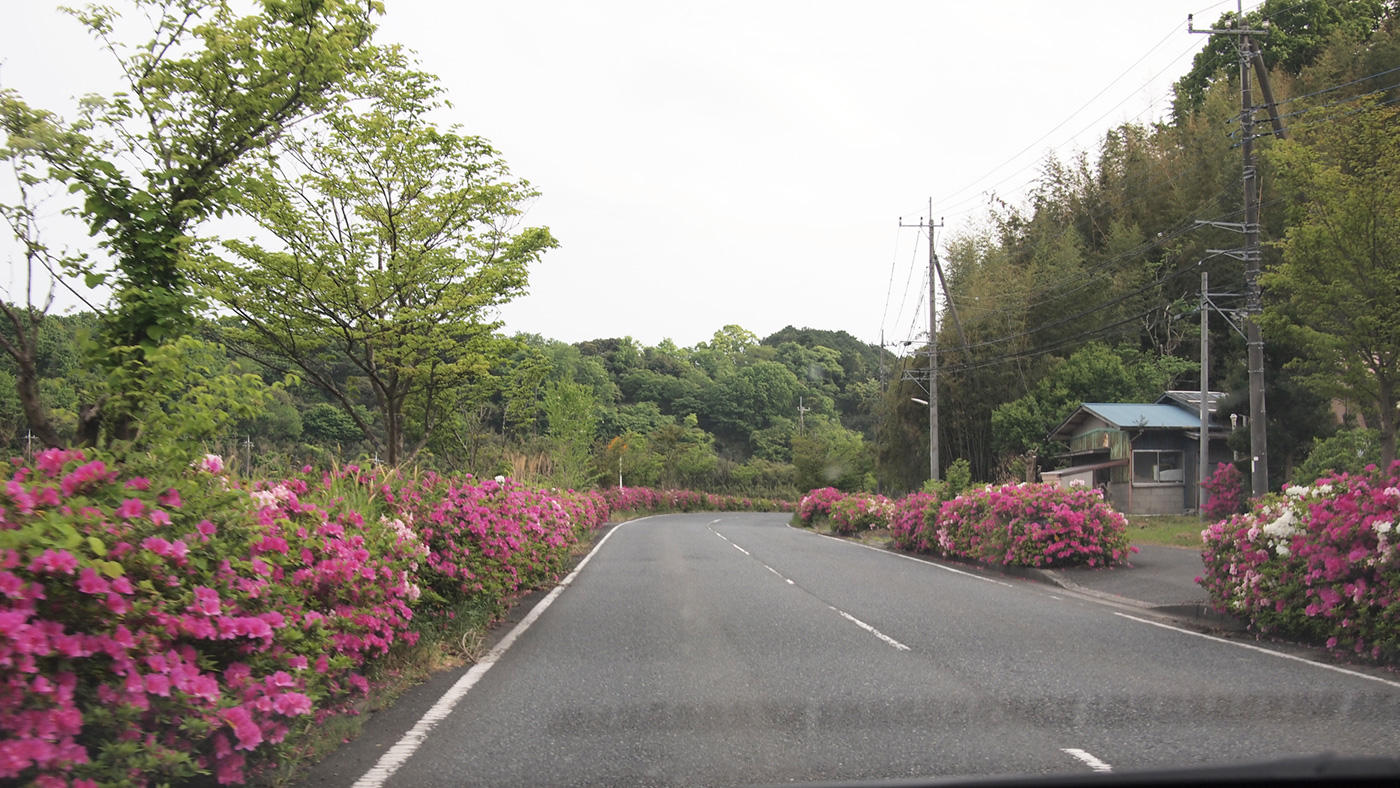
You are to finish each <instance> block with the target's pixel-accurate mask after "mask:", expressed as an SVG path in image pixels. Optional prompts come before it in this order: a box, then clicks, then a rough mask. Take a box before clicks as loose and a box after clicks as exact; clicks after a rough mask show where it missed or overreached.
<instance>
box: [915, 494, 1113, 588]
mask: <svg viewBox="0 0 1400 788" xmlns="http://www.w3.org/2000/svg"><path fill="white" fill-rule="evenodd" d="M925 516H926V527H927V528H928V529H930V530H931V536H932V537H933V538H932V539H931V540H930V542H931V544H930V547H931V549H932V551H933V552H935V553H938V554H942V555H946V556H950V557H954V558H964V559H969V560H974V561H981V562H985V563H990V564H999V565H1004V566H1029V567H1054V566H1072V565H1086V566H1108V565H1112V564H1117V563H1121V562H1123V561H1125V560H1127V558H1128V555H1129V554H1130V553H1131V552H1132V551H1134V550H1135V549H1136V548H1132V547H1130V546H1129V545H1128V531H1127V527H1128V521H1127V518H1125V517H1124V516H1123V515H1122V514H1120V513H1118V512H1116V511H1114V510H1113V508H1112V507H1110V506H1109V505H1108V504H1107V503H1105V502H1104V500H1103V495H1102V493H1100V492H1099V491H1098V490H1096V489H1089V488H1075V489H1062V488H1060V487H1059V486H1058V485H1054V484H1043V483H1042V484H1006V485H1002V486H1001V487H992V486H987V487H981V488H970V489H968V490H965V491H963V493H962V494H961V495H959V496H958V497H957V498H954V499H953V500H951V501H948V502H947V503H944V504H943V505H942V507H940V508H939V509H938V510H937V514H936V515H935V514H934V513H933V510H932V509H929V510H928V511H927V513H926V515H925Z"/></svg>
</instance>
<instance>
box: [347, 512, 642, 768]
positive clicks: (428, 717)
mask: <svg viewBox="0 0 1400 788" xmlns="http://www.w3.org/2000/svg"><path fill="white" fill-rule="evenodd" d="M646 519H649V518H646V517H642V518H639V519H638V520H632V521H630V522H633V523H635V522H639V521H640V520H646ZM628 524H629V523H623V524H622V525H618V526H616V527H614V528H613V529H612V530H611V531H608V532H607V533H606V534H603V538H602V539H599V540H598V544H596V545H594V546H593V549H592V550H590V551H589V552H588V555H586V556H584V557H583V560H582V561H579V562H578V566H576V567H574V571H572V572H570V573H569V575H568V576H567V577H565V578H564V579H563V580H560V581H559V585H557V586H555V587H554V590H552V591H550V592H549V594H548V595H546V596H545V598H544V599H541V600H540V601H539V604H536V605H535V607H534V609H533V610H531V611H530V612H529V614H528V615H526V616H525V618H523V619H521V620H520V623H519V624H516V625H515V627H514V628H512V629H511V631H509V632H507V633H506V636H505V637H503V638H501V641H500V642H499V643H497V644H496V647H495V648H493V649H491V650H490V651H489V652H487V654H486V656H484V657H482V658H481V660H480V661H479V662H477V663H476V664H475V665H473V666H472V668H471V670H468V671H467V672H466V673H464V674H462V677H461V678H459V679H457V682H456V683H455V684H453V685H452V686H451V687H450V688H448V690H447V692H444V693H443V694H442V697H440V698H438V699H437V702H436V703H434V704H433V705H432V708H430V709H428V710H427V712H425V713H424V714H423V716H422V717H420V718H419V719H418V722H416V723H414V725H413V727H412V728H409V730H408V732H407V733H405V734H404V735H403V737H402V738H401V739H399V740H398V741H397V742H396V743H395V744H394V746H392V747H390V748H389V749H388V751H387V752H385V753H384V754H383V755H382V756H380V758H379V761H378V762H377V763H375V764H374V766H373V768H371V769H370V770H369V771H367V772H365V773H364V775H362V776H361V777H360V779H358V780H356V781H355V783H354V786H353V788H380V786H382V785H384V783H385V782H386V781H387V780H388V779H389V778H390V777H391V776H393V774H394V772H396V771H398V770H399V767H401V766H403V765H404V764H405V763H407V762H408V759H409V758H411V757H413V753H414V752H416V751H417V750H418V748H419V746H421V745H422V744H423V742H424V740H426V739H427V738H428V733H429V732H430V731H432V729H433V728H434V727H435V726H436V725H437V724H438V723H439V722H442V721H443V720H445V719H447V717H448V715H450V714H451V713H452V710H453V709H454V708H456V706H457V703H458V702H459V701H461V700H462V698H463V697H465V696H466V694H467V690H470V689H471V688H472V687H473V686H475V685H476V683H477V682H478V681H480V680H481V677H482V676H484V675H485V674H486V671H488V670H490V669H491V666H492V665H495V664H496V663H497V662H499V661H500V660H501V657H502V656H504V655H505V653H506V650H507V649H509V648H510V647H511V644H512V643H514V642H515V639H516V638H518V637H520V636H521V635H522V634H524V632H525V630H527V629H529V628H530V625H531V624H533V623H535V620H536V619H538V618H539V617H540V615H541V614H542V613H544V611H545V610H546V609H547V608H548V607H549V606H550V605H551V604H553V603H554V600H555V599H556V598H558V596H559V595H560V594H561V593H563V591H564V589H565V588H567V587H568V586H569V585H570V584H572V583H573V582H574V578H576V577H578V573H579V572H582V571H583V568H584V567H585V566H587V565H588V562H589V561H591V560H593V556H594V555H596V554H597V553H598V551H599V550H600V549H602V547H603V545H604V544H606V543H607V541H608V539H609V538H611V537H612V535H613V534H615V533H617V531H618V529H619V528H621V527H622V526H623V525H628Z"/></svg>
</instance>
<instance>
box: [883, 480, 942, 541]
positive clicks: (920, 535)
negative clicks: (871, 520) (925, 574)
mask: <svg viewBox="0 0 1400 788" xmlns="http://www.w3.org/2000/svg"><path fill="white" fill-rule="evenodd" d="M940 504H941V501H940V499H939V497H938V496H937V495H934V494H933V493H926V492H916V493H910V494H909V495H906V496H904V497H903V498H900V499H899V500H898V501H895V502H894V513H893V514H892V515H890V537H891V538H892V539H893V540H894V546H895V547H896V548H898V549H900V550H908V551H910V552H915V553H927V552H931V551H932V550H933V545H934V542H933V541H932V540H931V539H930V538H929V536H930V534H931V533H932V529H930V528H929V527H928V519H927V518H928V515H929V512H930V511H932V512H933V513H934V519H935V523H934V525H935V527H936V526H937V522H936V520H937V512H938V507H939V506H940Z"/></svg>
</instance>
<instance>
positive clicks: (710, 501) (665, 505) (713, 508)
mask: <svg viewBox="0 0 1400 788" xmlns="http://www.w3.org/2000/svg"><path fill="white" fill-rule="evenodd" d="M603 497H604V498H605V499H606V500H607V502H608V505H609V506H610V507H612V510H613V511H618V512H656V513H664V512H790V511H792V509H793V505H792V502H791V501H783V500H777V499H772V498H748V497H744V496H735V495H719V494H716V493H706V492H696V491H694V490H654V489H652V488H650V487H609V488H607V489H606V490H603Z"/></svg>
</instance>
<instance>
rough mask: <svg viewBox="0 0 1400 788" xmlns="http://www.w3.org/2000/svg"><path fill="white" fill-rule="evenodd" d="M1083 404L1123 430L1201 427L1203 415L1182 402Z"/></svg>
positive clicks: (1093, 412)
mask: <svg viewBox="0 0 1400 788" xmlns="http://www.w3.org/2000/svg"><path fill="white" fill-rule="evenodd" d="M1080 407H1082V408H1083V409H1084V410H1087V411H1089V412H1090V413H1092V414H1094V415H1095V416H1098V417H1099V418H1100V419H1103V420H1104V421H1106V422H1108V423H1109V424H1111V425H1113V426H1114V427H1117V428H1119V429H1132V428H1138V429H1192V428H1195V429H1200V427H1201V417H1200V416H1199V415H1198V414H1196V413H1191V412H1190V411H1188V410H1186V409H1185V408H1182V407H1180V406H1178V405H1162V404H1155V403H1154V404H1147V403H1143V402H1085V403H1083V404H1082V405H1081V406H1080Z"/></svg>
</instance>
